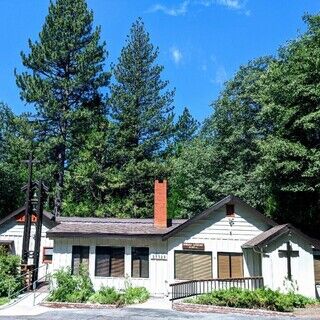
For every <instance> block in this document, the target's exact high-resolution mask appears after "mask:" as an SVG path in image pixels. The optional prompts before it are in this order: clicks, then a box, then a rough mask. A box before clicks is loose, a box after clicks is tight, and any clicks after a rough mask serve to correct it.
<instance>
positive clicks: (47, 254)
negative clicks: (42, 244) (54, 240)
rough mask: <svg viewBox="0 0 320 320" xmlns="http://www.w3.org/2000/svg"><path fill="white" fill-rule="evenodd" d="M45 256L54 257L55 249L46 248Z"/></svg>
mask: <svg viewBox="0 0 320 320" xmlns="http://www.w3.org/2000/svg"><path fill="white" fill-rule="evenodd" d="M43 251H44V255H46V256H52V254H53V248H44V250H43Z"/></svg>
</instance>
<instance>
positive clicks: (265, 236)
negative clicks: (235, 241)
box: [242, 223, 320, 249]
mask: <svg viewBox="0 0 320 320" xmlns="http://www.w3.org/2000/svg"><path fill="white" fill-rule="evenodd" d="M289 232H293V233H295V234H298V235H299V236H300V237H302V238H303V239H305V240H306V241H307V242H308V243H309V244H310V245H312V246H313V247H314V248H316V249H320V243H319V241H318V240H315V239H312V238H310V237H309V236H307V235H306V234H304V233H302V232H301V231H300V230H299V229H297V228H295V227H294V226H292V225H291V224H289V223H286V224H281V225H277V226H275V227H273V228H271V229H269V230H267V231H265V232H262V233H260V234H259V235H257V236H256V237H254V238H253V239H251V240H249V241H247V242H246V243H245V244H243V245H242V248H244V249H245V248H254V247H255V248H263V247H264V246H265V245H267V244H269V243H270V242H272V241H274V240H276V239H277V238H279V237H280V236H282V235H284V234H287V233H289Z"/></svg>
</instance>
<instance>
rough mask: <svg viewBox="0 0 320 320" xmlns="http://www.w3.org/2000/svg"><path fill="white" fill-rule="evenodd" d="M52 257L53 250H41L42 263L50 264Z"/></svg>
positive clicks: (47, 248) (45, 248)
mask: <svg viewBox="0 0 320 320" xmlns="http://www.w3.org/2000/svg"><path fill="white" fill-rule="evenodd" d="M52 255H53V248H49V247H44V248H43V258H42V262H43V263H52Z"/></svg>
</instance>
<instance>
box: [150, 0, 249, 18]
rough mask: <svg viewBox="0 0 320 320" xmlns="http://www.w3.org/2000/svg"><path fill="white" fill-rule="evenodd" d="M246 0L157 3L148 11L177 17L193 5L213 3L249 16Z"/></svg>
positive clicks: (187, 0)
mask: <svg viewBox="0 0 320 320" xmlns="http://www.w3.org/2000/svg"><path fill="white" fill-rule="evenodd" d="M246 2H247V0H184V1H182V2H180V4H178V5H177V6H167V5H163V4H161V3H157V4H155V5H154V6H152V7H151V8H150V9H149V10H147V12H162V13H164V14H167V15H169V16H173V17H176V16H182V15H185V14H186V13H187V12H188V10H189V9H190V7H191V6H194V7H195V6H202V7H207V8H209V7H211V6H213V5H219V6H223V7H226V8H227V9H231V10H234V11H238V12H239V13H242V14H244V15H246V16H249V15H250V14H251V13H250V10H247V9H246Z"/></svg>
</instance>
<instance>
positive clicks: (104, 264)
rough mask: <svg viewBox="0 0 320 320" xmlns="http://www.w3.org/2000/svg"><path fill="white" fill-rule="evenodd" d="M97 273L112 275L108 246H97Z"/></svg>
mask: <svg viewBox="0 0 320 320" xmlns="http://www.w3.org/2000/svg"><path fill="white" fill-rule="evenodd" d="M95 275H96V276H98V277H110V250H109V248H108V247H96V270H95Z"/></svg>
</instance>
